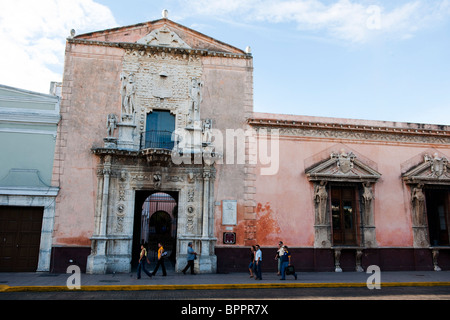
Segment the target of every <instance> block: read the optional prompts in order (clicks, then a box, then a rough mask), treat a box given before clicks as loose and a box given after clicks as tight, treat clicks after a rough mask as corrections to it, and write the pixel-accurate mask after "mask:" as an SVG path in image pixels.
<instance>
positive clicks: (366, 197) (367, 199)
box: [362, 182, 373, 224]
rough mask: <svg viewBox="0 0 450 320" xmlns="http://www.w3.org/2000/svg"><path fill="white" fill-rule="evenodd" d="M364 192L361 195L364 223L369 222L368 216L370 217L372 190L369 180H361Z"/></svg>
mask: <svg viewBox="0 0 450 320" xmlns="http://www.w3.org/2000/svg"><path fill="white" fill-rule="evenodd" d="M363 187H364V192H363V195H362V198H363V202H364V223H365V224H367V223H369V217H370V210H371V206H372V200H373V192H372V186H371V184H370V182H363Z"/></svg>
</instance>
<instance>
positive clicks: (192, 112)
mask: <svg viewBox="0 0 450 320" xmlns="http://www.w3.org/2000/svg"><path fill="white" fill-rule="evenodd" d="M202 87H203V82H202V81H200V80H198V79H197V78H192V82H191V87H190V89H189V98H190V102H189V113H188V124H189V125H195V124H197V123H198V121H199V120H200V103H201V102H202V100H203V96H202V90H201V89H202Z"/></svg>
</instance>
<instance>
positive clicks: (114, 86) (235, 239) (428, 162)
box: [52, 18, 450, 273]
mask: <svg viewBox="0 0 450 320" xmlns="http://www.w3.org/2000/svg"><path fill="white" fill-rule="evenodd" d="M252 74H253V60H252V55H251V54H250V53H249V52H246V51H243V50H241V49H238V48H235V47H233V46H230V45H228V44H225V43H222V42H220V41H218V40H215V39H212V38H210V37H208V36H206V35H204V34H201V33H199V32H196V31H194V30H191V29H189V28H186V27H184V26H182V25H179V24H177V23H175V22H173V21H171V20H168V19H167V18H163V19H161V20H157V21H151V22H147V23H141V24H137V25H133V26H126V27H120V28H115V29H110V30H104V31H98V32H93V33H89V34H84V35H78V36H76V37H74V38H71V39H68V41H67V46H66V62H65V71H64V79H63V88H62V101H61V117H62V119H61V122H60V124H59V129H58V138H57V147H56V156H55V166H54V172H53V183H52V185H57V186H58V187H59V188H60V191H59V194H58V196H57V199H56V208H55V217H54V218H55V225H54V230H53V244H52V250H53V253H52V257H53V260H52V270H54V271H61V270H63V271H65V268H67V266H68V265H69V264H70V263H69V260H71V261H75V262H76V263H77V264H79V265H80V266H81V267H82V269H83V270H86V272H88V273H107V272H113V271H115V272H129V271H130V270H131V268H132V267H133V266H134V264H135V262H136V256H137V252H138V251H137V250H139V244H140V242H141V241H142V240H144V239H148V238H145V237H142V230H144V231H145V232H149V231H151V232H153V231H152V230H154V231H155V232H154V234H153V235H154V237H155V239H164V240H162V241H164V244H165V246H166V248H167V249H168V250H170V251H171V252H172V253H173V254H172V260H171V262H172V263H173V266H174V268H175V271H180V270H181V269H182V268H183V267H184V265H185V264H186V250H187V244H188V243H189V242H193V243H194V248H195V250H196V251H197V252H199V253H200V258H199V259H197V260H196V265H195V267H196V269H197V271H198V272H229V271H246V269H247V265H248V259H249V256H250V250H249V247H250V246H251V245H255V244H257V243H258V244H260V245H261V246H262V248H263V252H264V255H265V258H266V261H267V262H266V263H265V264H264V269H265V270H275V269H276V262H275V261H274V260H272V257H274V256H275V252H276V245H277V244H278V241H280V240H282V241H283V242H284V243H285V244H286V245H288V246H289V247H290V248H291V250H292V252H293V255H294V264H295V265H296V267H297V269H299V270H300V271H302V270H303V271H333V270H335V271H340V270H344V271H347V270H351V271H355V270H357V271H362V270H365V268H366V267H367V266H369V265H371V264H376V265H378V266H380V268H381V269H382V270H383V269H384V270H422V269H426V270H433V269H435V270H438V269H439V268H441V269H449V268H450V250H449V249H450V243H449V227H448V224H449V223H450V214H449V186H450V172H449V170H448V168H449V167H448V159H449V157H450V147H449V146H450V144H449V142H450V130H449V127H447V126H438V125H428V124H426V125H424V124H409V123H392V122H379V121H369V120H350V119H332V118H316V117H305V116H300V115H299V116H294V115H279V114H261V113H254V112H253V92H252V88H253V83H252ZM155 195H156V196H155ZM152 196H153V199H155V198H156V199H157V198H158V197H159V198H162V199H163V200H161V199H160V200H161V201H166V200H167V199H169V202H170V203H171V205H168V206H167V207H166V208H165V209H161V210H159V209H155V210H153V209H152V210H150V208H149V207H148V208H147V211H145V212H146V213H148V214H143V208H144V209H145V206H146V199H149V197H150V198H151V197H152ZM147 201H150V200H147ZM155 201H156V202H157V201H158V200H155ZM153 204H154V205H157V204H155V203H153ZM147 206H149V202H147ZM163 207H164V206H163ZM163 207H161V208H163ZM157 212H160V213H158V215H159V218H156V217H155V218H154V219H153V220H152V216H153V214H156V213H157ZM161 212H162V213H161ZM145 219H147V220H145ZM150 220H152V221H154V224H153V225H151V224H150ZM156 221H158V222H156ZM146 227H148V228H147V229H146ZM163 227H164V228H163ZM152 228H154V229H152ZM163 229H164V232H163V231H161V230H163ZM163 233H164V234H163ZM272 261H273V262H272Z"/></svg>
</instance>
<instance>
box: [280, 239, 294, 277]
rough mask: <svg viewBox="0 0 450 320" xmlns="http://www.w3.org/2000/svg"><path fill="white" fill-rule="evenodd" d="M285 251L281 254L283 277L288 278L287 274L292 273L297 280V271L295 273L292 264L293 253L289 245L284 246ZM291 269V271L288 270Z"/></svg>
mask: <svg viewBox="0 0 450 320" xmlns="http://www.w3.org/2000/svg"><path fill="white" fill-rule="evenodd" d="M283 249H284V252H283V255H282V256H281V279H280V280H286V274H292V275H293V276H294V278H295V280H297V273H295V269H294V266H293V265H292V264H291V253H290V252H289V249H288V247H287V246H283ZM288 269H290V270H289V272H287V271H288Z"/></svg>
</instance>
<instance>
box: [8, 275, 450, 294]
mask: <svg viewBox="0 0 450 320" xmlns="http://www.w3.org/2000/svg"><path fill="white" fill-rule="evenodd" d="M371 275H372V274H368V273H365V272H339V273H337V272H299V273H298V279H297V280H294V278H293V276H287V277H286V279H287V280H284V281H282V280H280V277H279V276H277V275H276V273H263V280H255V279H253V278H250V277H249V274H247V273H229V274H198V275H190V274H186V275H184V274H182V273H175V272H174V271H171V270H168V272H167V276H166V277H163V276H162V274H161V271H159V272H158V274H157V275H156V276H154V277H152V278H149V277H148V276H147V275H145V273H144V274H143V275H142V278H141V279H139V280H137V279H136V274H135V273H126V274H123V273H122V274H106V275H90V274H84V273H82V274H81V275H80V285H81V290H84V291H105V290H129V291H133V290H200V289H250V288H318V287H366V286H367V281H368V279H369V277H370V276H371ZM69 277H71V274H55V273H45V272H44V273H42V272H29V273H0V292H13V291H14V292H18V291H67V290H70V289H69V288H68V287H67V282H68V280H69ZM380 280H381V281H380V283H381V287H383V286H450V271H439V272H436V271H381V279H380ZM69 284H72V285H73V284H75V282H70V280H69ZM74 290H76V289H74Z"/></svg>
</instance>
